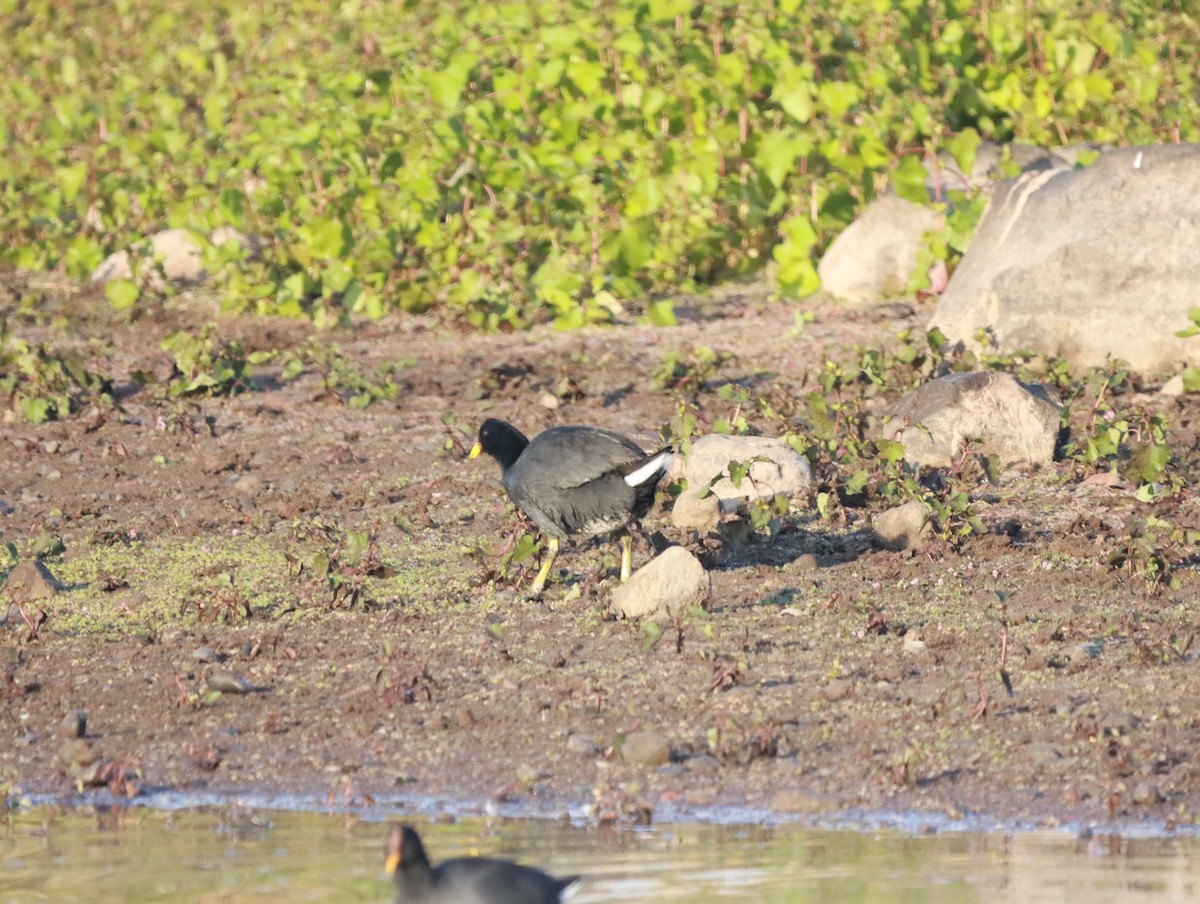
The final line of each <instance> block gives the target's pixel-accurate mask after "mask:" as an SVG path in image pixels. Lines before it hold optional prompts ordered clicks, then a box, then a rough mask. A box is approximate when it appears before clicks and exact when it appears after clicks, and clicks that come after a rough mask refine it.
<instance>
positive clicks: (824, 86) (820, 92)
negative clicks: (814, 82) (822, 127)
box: [817, 81, 862, 119]
mask: <svg viewBox="0 0 1200 904" xmlns="http://www.w3.org/2000/svg"><path fill="white" fill-rule="evenodd" d="M817 99H818V100H819V101H820V102H821V106H823V107H824V108H825V111H826V113H827V114H828V115H829V116H830V117H831V118H833V119H838V118H840V117H842V116H844V115H845V114H846V113H847V111H849V109H850V108H851V107H853V106H854V105H855V104H857V103H858V102H859V101H860V100H861V99H862V89H861V88H860V87H859V86H858V85H856V84H854V83H853V82H835V81H829V82H821V84H820V85H818V86H817Z"/></svg>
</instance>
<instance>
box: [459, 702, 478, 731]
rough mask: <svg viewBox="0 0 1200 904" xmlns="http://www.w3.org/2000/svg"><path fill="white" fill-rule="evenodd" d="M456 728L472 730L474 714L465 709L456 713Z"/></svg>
mask: <svg viewBox="0 0 1200 904" xmlns="http://www.w3.org/2000/svg"><path fill="white" fill-rule="evenodd" d="M458 727H459V728H474V727H475V714H474V713H473V712H471V711H470V710H469V709H467V708H466V707H463V708H462V709H460V710H459V711H458Z"/></svg>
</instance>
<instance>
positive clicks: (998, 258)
mask: <svg viewBox="0 0 1200 904" xmlns="http://www.w3.org/2000/svg"><path fill="white" fill-rule="evenodd" d="M1197 197H1200V146H1197V145H1162V146H1155V147H1142V148H1124V149H1121V150H1116V151H1111V152H1109V153H1106V154H1104V155H1102V156H1101V157H1100V159H1099V160H1098V161H1097V162H1096V163H1095V164H1093V165H1092V166H1091V167H1090V168H1088V169H1083V170H1068V171H1061V170H1055V169H1049V170H1046V171H1043V172H1038V173H1025V174H1023V175H1022V176H1020V177H1019V178H1017V179H1013V180H1009V181H1006V182H1004V183H1001V184H1000V185H999V186H997V188H996V191H995V194H994V195H993V197H992V199H991V202H990V204H989V207H988V209H987V211H986V212H985V214H984V216H983V219H982V221H981V222H980V224H979V229H978V231H977V232H976V234H975V238H974V240H973V241H972V243H971V247H970V249H969V250H968V251H967V254H966V255H965V256H964V257H963V260H962V263H961V264H960V265H959V267H958V270H957V272H956V273H955V274H954V276H953V278H952V279H951V280H950V285H949V286H948V287H947V289H946V291H945V293H944V294H943V295H942V296H941V299H940V300H939V302H938V305H937V310H936V312H935V313H934V316H933V320H932V322H931V323H930V326H932V327H938V328H940V329H941V330H942V332H943V333H945V335H946V337H947V338H948V339H950V340H951V341H961V342H963V343H965V344H967V345H968V346H970V347H977V346H978V343H977V341H976V338H975V337H976V335H977V334H978V333H979V331H980V330H986V331H987V332H989V333H990V334H991V337H992V338H993V339H994V340H995V341H996V342H997V343H998V344H999V346H1000V348H1002V349H1005V350H1008V351H1017V350H1022V349H1028V350H1031V351H1034V352H1041V353H1044V354H1049V355H1058V356H1061V357H1064V358H1066V359H1067V360H1069V361H1071V362H1072V363H1073V364H1076V365H1084V366H1086V365H1095V364H1103V363H1104V362H1105V361H1106V360H1107V359H1108V358H1109V357H1110V356H1111V357H1116V358H1121V359H1124V360H1126V361H1128V362H1129V363H1130V364H1131V365H1133V366H1134V367H1135V368H1137V369H1139V370H1142V371H1147V372H1160V371H1166V370H1174V369H1178V367H1179V365H1180V364H1192V365H1200V340H1195V339H1192V340H1188V339H1180V338H1178V337H1177V336H1176V335H1175V331H1176V330H1180V329H1183V328H1184V327H1186V326H1187V325H1188V323H1189V321H1188V318H1187V311H1188V308H1189V307H1192V306H1194V305H1196V304H1197V294H1196V286H1197V285H1200V206H1198V205H1197V204H1196V198H1197Z"/></svg>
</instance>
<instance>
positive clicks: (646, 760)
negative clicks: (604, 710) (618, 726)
mask: <svg viewBox="0 0 1200 904" xmlns="http://www.w3.org/2000/svg"><path fill="white" fill-rule="evenodd" d="M621 759H623V760H624V761H625V762H627V763H632V764H633V765H636V766H662V765H664V764H666V763H669V762H670V761H671V745H670V744H668V743H667V739H666V738H664V737H663V736H662V735H660V734H659V733H658V732H656V731H635V732H633V733H632V734H629V735H626V736H625V743H623V744H622V745H621Z"/></svg>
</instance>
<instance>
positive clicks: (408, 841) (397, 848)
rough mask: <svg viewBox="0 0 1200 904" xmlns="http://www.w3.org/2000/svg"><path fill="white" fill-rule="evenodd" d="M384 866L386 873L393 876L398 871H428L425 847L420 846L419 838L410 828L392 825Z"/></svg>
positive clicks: (396, 824) (397, 824)
mask: <svg viewBox="0 0 1200 904" xmlns="http://www.w3.org/2000/svg"><path fill="white" fill-rule="evenodd" d="M385 866H386V867H387V871H388V873H389V874H390V875H393V876H394V875H396V874H397V873H398V872H400V871H404V872H408V871H410V870H413V869H419V870H428V869H429V857H428V855H426V853H425V845H423V844H421V836H420V835H418V834H417V832H416V830H415V829H413V828H412V827H411V826H402V825H400V824H399V823H393V824H392V827H391V830H390V831H389V832H388V840H387V860H386V861H385Z"/></svg>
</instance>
